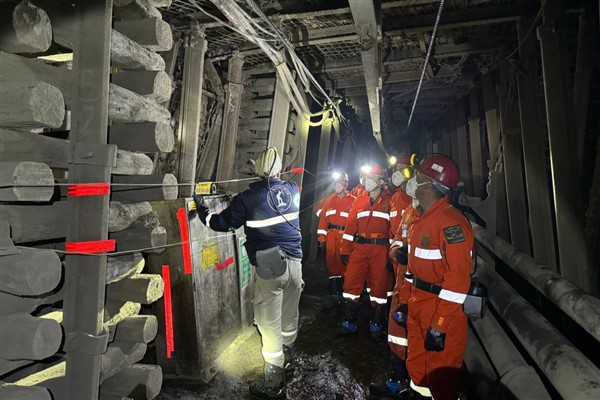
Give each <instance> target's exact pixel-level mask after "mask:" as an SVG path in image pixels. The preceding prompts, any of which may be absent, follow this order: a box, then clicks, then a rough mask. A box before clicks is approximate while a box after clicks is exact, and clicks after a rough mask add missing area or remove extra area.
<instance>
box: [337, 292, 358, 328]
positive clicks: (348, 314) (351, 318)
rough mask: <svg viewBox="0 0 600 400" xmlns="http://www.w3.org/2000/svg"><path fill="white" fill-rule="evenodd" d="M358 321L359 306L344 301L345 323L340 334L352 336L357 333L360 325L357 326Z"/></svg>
mask: <svg viewBox="0 0 600 400" xmlns="http://www.w3.org/2000/svg"><path fill="white" fill-rule="evenodd" d="M357 319H358V304H357V303H355V302H353V301H351V300H345V301H344V321H342V326H341V329H340V333H341V334H342V335H352V334H354V333H356V330H357V329H358V325H357V324H356V320H357Z"/></svg>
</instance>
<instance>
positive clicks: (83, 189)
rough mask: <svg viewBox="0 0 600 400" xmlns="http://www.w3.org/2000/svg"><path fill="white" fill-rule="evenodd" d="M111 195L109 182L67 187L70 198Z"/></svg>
mask: <svg viewBox="0 0 600 400" xmlns="http://www.w3.org/2000/svg"><path fill="white" fill-rule="evenodd" d="M109 193H110V183H108V182H96V183H78V184H75V185H69V186H68V187H67V196H69V197H80V196H106V195H108V194H109Z"/></svg>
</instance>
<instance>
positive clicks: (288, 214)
mask: <svg viewBox="0 0 600 400" xmlns="http://www.w3.org/2000/svg"><path fill="white" fill-rule="evenodd" d="M269 187H270V191H269ZM299 211H300V191H299V189H298V185H296V184H295V183H293V182H284V181H281V180H280V179H277V178H271V179H269V181H268V182H267V180H261V181H260V182H255V183H253V184H251V185H250V188H249V189H248V190H246V191H244V192H242V193H239V194H238V195H236V196H235V197H234V198H233V200H232V201H231V204H230V205H229V207H227V208H226V209H225V210H223V211H222V212H221V213H220V214H213V215H211V216H209V221H208V224H209V225H210V228H211V229H213V230H215V231H220V232H225V231H228V230H229V229H231V228H235V229H237V228H239V227H240V226H242V225H245V227H244V229H245V231H246V236H247V241H246V251H247V252H248V257H249V258H250V262H251V263H252V264H256V252H257V251H258V250H265V249H269V248H271V247H275V246H279V247H280V248H281V249H282V250H283V251H285V253H286V254H287V255H288V256H290V257H295V258H302V247H301V245H300V243H301V241H302V236H301V235H300V230H299V229H300V227H299V219H298V218H299Z"/></svg>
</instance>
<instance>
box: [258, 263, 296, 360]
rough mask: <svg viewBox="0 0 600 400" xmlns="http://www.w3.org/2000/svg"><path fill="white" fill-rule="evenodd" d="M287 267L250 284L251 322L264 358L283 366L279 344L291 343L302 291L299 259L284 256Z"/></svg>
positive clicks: (289, 344)
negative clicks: (252, 313) (251, 289)
mask: <svg viewBox="0 0 600 400" xmlns="http://www.w3.org/2000/svg"><path fill="white" fill-rule="evenodd" d="M286 262H287V270H286V271H285V273H284V274H283V275H281V276H280V277H278V278H275V279H262V278H261V277H260V276H258V274H254V276H255V279H256V280H255V284H254V322H255V323H256V326H257V327H258V331H259V332H260V335H261V338H262V355H263V357H264V359H265V362H267V363H269V364H273V365H276V366H278V367H283V363H284V357H283V345H286V346H292V345H293V344H294V341H295V340H296V336H297V335H298V303H299V302H300V293H301V292H302V260H299V259H296V258H288V259H287V260H286Z"/></svg>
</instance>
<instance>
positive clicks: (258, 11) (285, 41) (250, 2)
mask: <svg viewBox="0 0 600 400" xmlns="http://www.w3.org/2000/svg"><path fill="white" fill-rule="evenodd" d="M246 1H247V3H248V5H249V6H250V7H251V8H252V9H253V11H254V12H255V13H256V14H257V15H258V16H259V17H260V18H261V19H262V20H263V21H265V23H266V24H267V25H268V26H270V27H271V29H272V30H273V32H274V33H275V34H276V35H277V36H278V37H279V39H280V40H281V42H282V43H283V45H284V46H285V48H286V49H287V51H288V53H289V55H290V57H292V58H294V59H295V61H296V62H297V65H299V66H300V68H299V70H302V71H304V73H305V74H306V76H308V77H309V78H310V80H311V81H312V82H313V84H314V86H315V87H316V88H317V90H319V92H321V93H322V94H323V96H325V98H326V99H327V101H328V102H329V104H331V106H332V107H333V108H334V109H335V111H336V114H337V115H338V116H339V117H340V118H342V119H343V118H344V117H343V115H342V112H341V110H340V109H339V107H338V105H337V104H335V103H334V102H333V100H331V98H330V97H329V95H328V94H327V92H326V91H325V90H324V89H323V88H322V87H321V85H320V84H319V82H318V81H317V79H316V78H315V77H314V76H313V75H312V73H311V72H310V71H309V70H308V68H307V67H306V65H305V64H304V62H303V61H302V60H301V59H300V57H298V55H297V54H296V51H295V49H294V46H293V45H292V44H291V43H290V42H289V40H288V39H287V38H286V37H285V36H284V35H283V34H282V33H281V31H280V30H279V29H278V28H277V27H276V26H275V24H274V23H273V21H271V20H270V19H269V18H268V17H267V16H266V15H265V13H264V12H263V11H262V10H261V9H260V7H259V6H258V5H257V4H256V2H255V1H254V0H246ZM299 73H300V72H299Z"/></svg>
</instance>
